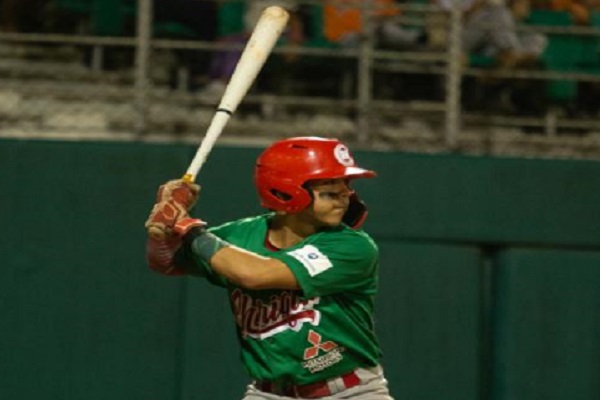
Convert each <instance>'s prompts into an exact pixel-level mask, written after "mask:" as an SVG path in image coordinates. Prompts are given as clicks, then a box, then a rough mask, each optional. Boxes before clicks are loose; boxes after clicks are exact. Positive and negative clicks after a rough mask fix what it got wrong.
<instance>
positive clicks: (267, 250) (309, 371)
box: [146, 137, 392, 400]
mask: <svg viewBox="0 0 600 400" xmlns="http://www.w3.org/2000/svg"><path fill="white" fill-rule="evenodd" d="M374 176H375V172H373V171H369V170H367V169H363V168H360V167H358V166H356V164H355V162H354V159H353V158H352V155H351V153H350V152H349V150H348V148H347V147H346V146H345V145H344V144H342V143H341V142H339V141H338V140H335V139H324V138H317V137H297V138H291V139H285V140H281V141H278V142H275V143H274V144H272V145H271V146H270V147H268V148H267V149H266V150H264V152H263V153H262V154H261V155H260V156H259V158H258V160H257V162H256V167H255V184H256V187H257V189H258V194H259V196H260V199H261V204H262V206H263V207H264V208H266V209H268V210H269V212H268V213H266V214H263V215H259V216H254V217H250V218H245V219H241V220H238V221H233V222H229V223H226V224H224V225H221V226H218V227H214V228H210V229H207V227H206V224H205V223H204V222H203V221H201V220H199V219H195V218H191V217H190V216H189V214H188V211H189V210H190V208H191V207H192V206H193V204H194V202H195V201H196V199H197V197H198V191H199V187H198V186H197V185H193V184H188V183H184V182H183V181H181V180H175V181H170V182H167V183H166V184H164V185H162V186H161V187H160V189H159V191H158V195H157V203H156V205H155V206H154V208H153V210H152V212H151V214H150V217H149V218H148V221H147V222H146V227H147V228H148V229H149V232H150V231H151V230H150V228H153V229H154V230H155V229H156V228H158V229H159V231H161V232H164V233H165V235H164V236H160V235H158V236H157V235H149V238H148V244H147V257H148V263H149V266H150V268H152V269H154V270H156V271H158V272H161V273H163V274H167V275H183V274H189V275H195V276H200V277H204V278H206V279H207V280H209V281H210V282H211V283H213V284H215V285H218V286H221V287H223V288H225V289H227V291H228V294H229V300H230V302H231V308H232V311H233V314H234V319H235V322H236V326H237V333H238V338H239V341H240V344H241V352H242V360H243V363H244V365H245V367H246V370H247V372H248V373H249V375H250V376H251V377H252V378H253V382H252V383H251V384H250V385H249V386H248V388H247V391H246V394H245V397H244V398H243V399H244V400H265V399H270V400H274V399H286V398H305V399H316V398H319V399H321V398H327V399H337V398H339V399H350V398H352V399H365V400H391V399H392V398H391V397H390V394H389V392H388V388H387V381H386V380H385V378H384V375H383V371H382V368H381V366H380V364H379V358H380V356H381V351H380V348H379V346H378V343H377V339H376V337H375V333H374V329H373V298H374V296H375V294H376V292H377V275H378V267H379V265H378V262H379V256H378V249H377V246H376V245H375V243H374V242H373V240H372V239H371V238H370V237H369V235H367V234H366V233H365V232H363V231H362V230H359V227H360V225H361V224H362V223H363V222H364V220H365V217H366V215H367V208H366V206H365V205H364V203H363V202H362V201H361V200H360V199H359V197H358V195H357V193H356V192H355V191H354V190H352V189H351V187H350V183H351V182H352V180H353V179H357V178H371V177H374Z"/></svg>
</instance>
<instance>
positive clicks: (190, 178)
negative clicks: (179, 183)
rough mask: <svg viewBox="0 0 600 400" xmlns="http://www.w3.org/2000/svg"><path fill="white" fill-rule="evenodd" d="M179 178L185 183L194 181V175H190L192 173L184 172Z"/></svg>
mask: <svg viewBox="0 0 600 400" xmlns="http://www.w3.org/2000/svg"><path fill="white" fill-rule="evenodd" d="M181 180H183V181H184V182H185V183H192V182H194V175H192V174H185V175H184V176H183V178H181Z"/></svg>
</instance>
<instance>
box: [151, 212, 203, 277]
mask: <svg viewBox="0 0 600 400" xmlns="http://www.w3.org/2000/svg"><path fill="white" fill-rule="evenodd" d="M205 226H206V223H205V222H204V221H202V220H199V219H194V218H185V219H182V220H180V221H179V222H177V223H176V224H175V225H174V226H173V228H172V233H173V234H172V235H171V236H163V237H162V238H159V237H156V236H155V235H152V234H150V236H149V237H148V241H147V242H146V259H147V261H148V266H149V267H150V268H151V269H153V270H155V271H157V272H160V273H161V274H165V275H184V274H185V269H184V268H183V267H182V266H180V265H176V262H175V253H177V250H179V248H180V247H181V245H182V242H183V240H184V236H185V235H186V234H187V233H188V232H189V231H190V230H191V229H192V228H195V227H199V228H204V227H205Z"/></svg>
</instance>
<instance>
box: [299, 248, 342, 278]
mask: <svg viewBox="0 0 600 400" xmlns="http://www.w3.org/2000/svg"><path fill="white" fill-rule="evenodd" d="M288 254H289V255H290V256H292V257H294V258H295V259H296V260H298V261H300V262H301V263H302V265H304V268H306V270H307V271H308V273H309V274H310V276H315V275H318V274H320V273H321V272H325V271H327V270H328V269H329V268H331V267H333V264H332V263H331V261H330V260H329V258H327V256H326V255H325V254H323V253H321V252H320V251H319V249H317V248H316V247H315V246H312V245H310V244H308V245H306V246H304V247H301V248H299V249H297V250H294V251H290V252H289V253H288Z"/></svg>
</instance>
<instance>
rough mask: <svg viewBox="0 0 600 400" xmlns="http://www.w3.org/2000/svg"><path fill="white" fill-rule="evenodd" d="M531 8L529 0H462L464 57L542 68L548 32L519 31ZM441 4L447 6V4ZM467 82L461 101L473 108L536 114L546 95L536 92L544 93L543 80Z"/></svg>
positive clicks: (502, 65) (512, 66)
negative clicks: (463, 98)
mask: <svg viewBox="0 0 600 400" xmlns="http://www.w3.org/2000/svg"><path fill="white" fill-rule="evenodd" d="M438 1H440V3H441V2H442V1H443V0H438ZM446 3H448V2H446ZM530 7H531V3H530V0H507V2H506V3H504V2H503V1H502V0H473V1H469V0H467V1H465V2H464V3H463V10H464V11H463V13H464V26H463V37H462V40H463V42H462V43H463V51H464V54H465V60H467V59H469V57H470V56H474V55H476V56H480V57H484V58H488V59H491V60H492V64H493V65H494V66H496V67H499V68H507V69H538V68H540V67H541V60H540V59H541V55H542V54H543V52H544V50H545V48H546V46H547V44H548V39H547V37H546V36H545V35H543V34H540V33H537V32H529V31H528V32H520V31H518V30H517V23H518V21H521V20H523V19H525V18H526V17H527V16H528V15H529V13H530ZM445 8H448V5H447V4H446V6H445ZM465 62H466V61H465ZM466 82H467V86H468V85H471V87H470V88H466V90H465V101H466V102H469V101H471V105H472V106H474V107H476V108H480V107H483V108H487V109H493V110H495V111H504V112H510V113H518V114H523V115H538V114H541V113H543V112H544V111H545V108H546V99H545V98H544V96H540V93H544V92H545V90H544V86H543V81H540V80H524V79H512V80H510V79H506V78H501V79H494V78H491V77H484V78H475V79H468V80H466Z"/></svg>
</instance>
